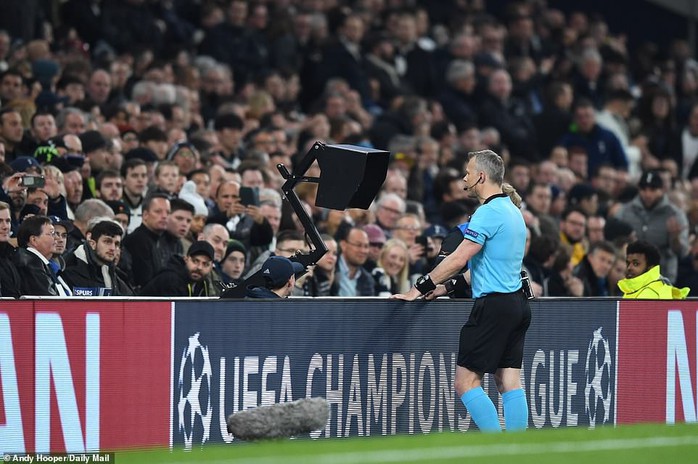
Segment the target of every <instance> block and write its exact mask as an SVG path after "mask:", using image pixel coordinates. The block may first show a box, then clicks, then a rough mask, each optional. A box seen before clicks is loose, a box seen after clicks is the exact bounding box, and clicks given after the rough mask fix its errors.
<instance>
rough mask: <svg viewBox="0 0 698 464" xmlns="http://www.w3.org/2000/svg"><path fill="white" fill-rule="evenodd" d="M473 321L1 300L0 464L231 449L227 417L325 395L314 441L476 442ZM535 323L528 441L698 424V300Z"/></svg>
mask: <svg viewBox="0 0 698 464" xmlns="http://www.w3.org/2000/svg"><path fill="white" fill-rule="evenodd" d="M272 303H273V304H272ZM470 307H471V302H468V301H450V300H443V301H438V302H432V303H424V302H414V303H403V302H397V301H389V300H384V299H342V300H339V299H290V300H284V301H274V302H270V301H243V300H240V301H234V300H228V301H219V300H215V301H212V300H205V301H201V300H197V301H193V300H177V301H170V300H167V301H165V300H158V301H154V300H129V301H125V300H123V301H122V300H115V299H84V300H69V301H68V300H57V299H44V300H20V301H8V300H3V301H0V453H7V452H62V451H70V452H83V451H94V450H116V449H126V448H132V447H138V448H143V447H153V446H160V447H162V446H165V447H166V446H170V447H174V448H191V447H193V446H201V445H202V444H208V443H222V442H226V443H230V442H233V441H236V440H234V439H233V437H232V436H230V435H229V434H228V433H227V431H226V417H227V416H228V415H229V414H231V413H233V412H235V411H240V410H244V409H248V408H252V407H256V406H258V405H268V404H273V403H276V402H283V401H291V400H294V399H299V398H304V397H314V396H321V397H325V398H326V399H327V400H328V402H329V403H330V405H331V414H330V418H329V420H328V423H327V424H326V426H325V428H324V429H323V430H320V431H318V432H314V433H312V434H311V436H312V437H313V438H327V437H347V436H375V435H390V434H405V433H429V432H434V431H443V430H451V431H454V430H460V431H467V430H469V429H471V428H474V425H473V423H472V421H471V420H470V417H469V415H468V414H467V413H466V411H465V408H464V407H463V405H462V404H461V403H460V401H459V399H458V398H457V397H456V395H455V393H454V390H453V378H454V372H455V361H456V355H457V340H458V337H459V329H460V327H461V325H462V324H463V322H464V321H465V320H466V318H467V316H468V313H469V311H470ZM532 310H533V322H532V325H531V328H530V331H529V335H528V338H527V343H526V350H525V360H524V366H523V371H522V380H523V383H524V385H525V389H526V394H527V398H528V402H529V408H530V418H529V421H530V422H529V427H530V428H541V427H570V426H580V427H588V428H594V427H598V426H601V425H606V424H627V423H635V422H666V423H674V422H695V421H696V416H697V415H698V411H697V408H698V393H697V392H696V388H698V341H697V337H696V332H697V331H698V317H697V316H698V301H631V302H628V301H617V300H613V299H539V300H535V301H533V303H532ZM487 378H489V376H488V377H487ZM485 388H486V391H488V392H489V393H490V395H491V396H492V398H493V399H494V400H495V404H497V405H498V408H499V411H500V414H501V408H502V405H501V402H500V401H499V397H498V395H497V393H496V388H495V385H493V382H491V381H487V382H486V384H485Z"/></svg>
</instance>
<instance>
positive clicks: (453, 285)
mask: <svg viewBox="0 0 698 464" xmlns="http://www.w3.org/2000/svg"><path fill="white" fill-rule="evenodd" d="M464 285H467V282H466V281H465V276H464V275H463V274H458V275H457V276H455V277H454V278H452V279H448V280H447V281H446V282H444V287H446V293H447V294H448V295H449V296H453V295H454V294H455V293H456V290H458V288H460V287H462V286H464Z"/></svg>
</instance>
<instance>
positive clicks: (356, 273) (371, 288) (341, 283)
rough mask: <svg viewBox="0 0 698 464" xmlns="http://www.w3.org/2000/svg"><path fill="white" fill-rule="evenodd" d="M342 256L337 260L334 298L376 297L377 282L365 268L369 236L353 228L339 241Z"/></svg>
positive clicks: (333, 290)
mask: <svg viewBox="0 0 698 464" xmlns="http://www.w3.org/2000/svg"><path fill="white" fill-rule="evenodd" d="M339 248H340V250H341V254H340V256H339V259H338V260H337V271H336V278H335V285H334V286H333V289H332V291H331V294H332V295H333V296H345V297H356V296H375V294H376V289H375V280H374V279H373V276H371V273H370V272H368V271H367V270H366V268H364V264H366V260H367V259H368V252H369V248H370V247H369V241H368V234H367V233H366V232H365V231H364V230H363V229H360V228H358V227H352V228H351V229H349V231H348V232H347V235H346V236H345V237H344V238H343V239H341V240H340V241H339Z"/></svg>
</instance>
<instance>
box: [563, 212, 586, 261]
mask: <svg viewBox="0 0 698 464" xmlns="http://www.w3.org/2000/svg"><path fill="white" fill-rule="evenodd" d="M586 226H587V217H586V214H584V211H582V210H581V209H579V208H568V209H566V210H565V211H564V212H563V213H562V218H561V220H560V242H561V243H563V244H565V245H569V246H571V247H572V265H573V266H576V265H577V264H579V263H580V262H581V261H582V259H583V258H584V255H585V254H586V250H587V245H586V240H585V237H584V233H585V230H586Z"/></svg>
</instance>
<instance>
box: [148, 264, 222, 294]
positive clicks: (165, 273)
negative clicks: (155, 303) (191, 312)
mask: <svg viewBox="0 0 698 464" xmlns="http://www.w3.org/2000/svg"><path fill="white" fill-rule="evenodd" d="M209 290H210V289H209V287H208V284H207V282H206V279H204V280H203V281H202V282H197V283H193V282H192V281H191V279H190V278H189V271H187V265H186V264H185V263H184V258H182V257H181V256H179V255H173V256H171V257H170V260H169V262H168V263H167V266H166V267H165V268H164V269H162V270H161V271H160V272H158V273H157V274H156V275H155V277H153V278H152V279H151V280H150V281H149V282H148V283H147V284H146V285H144V286H143V287H142V288H141V291H140V295H142V296H190V297H197V296H211V293H210V291H209Z"/></svg>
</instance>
